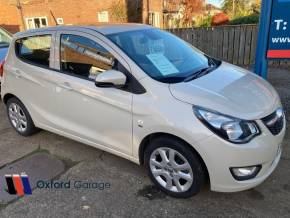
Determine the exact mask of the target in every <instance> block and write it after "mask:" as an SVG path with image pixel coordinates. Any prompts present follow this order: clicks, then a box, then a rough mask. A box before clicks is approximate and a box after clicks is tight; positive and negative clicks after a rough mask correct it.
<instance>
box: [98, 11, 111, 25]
mask: <svg viewBox="0 0 290 218" xmlns="http://www.w3.org/2000/svg"><path fill="white" fill-rule="evenodd" d="M98 21H99V22H109V13H108V11H100V12H98Z"/></svg>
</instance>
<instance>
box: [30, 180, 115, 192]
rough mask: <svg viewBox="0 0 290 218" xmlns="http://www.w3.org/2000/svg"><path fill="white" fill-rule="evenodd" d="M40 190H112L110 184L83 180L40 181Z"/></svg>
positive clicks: (38, 183) (37, 185)
mask: <svg viewBox="0 0 290 218" xmlns="http://www.w3.org/2000/svg"><path fill="white" fill-rule="evenodd" d="M36 187H37V188H38V189H93V190H106V189H110V188H111V184H110V183H108V182H98V181H82V180H68V181H62V180H49V181H45V180H39V181H37V183H36Z"/></svg>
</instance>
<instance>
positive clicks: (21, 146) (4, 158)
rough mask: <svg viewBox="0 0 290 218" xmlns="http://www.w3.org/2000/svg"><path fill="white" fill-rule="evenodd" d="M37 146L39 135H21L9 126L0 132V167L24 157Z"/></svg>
mask: <svg viewBox="0 0 290 218" xmlns="http://www.w3.org/2000/svg"><path fill="white" fill-rule="evenodd" d="M0 123H1V122H0ZM38 148H39V136H37V135H35V136H34V137H23V136H20V135H19V134H18V133H16V132H15V131H14V130H13V129H12V128H11V129H10V130H9V131H7V132H5V133H2V134H0V167H3V166H4V165H6V164H8V163H11V162H13V161H15V160H17V159H19V158H21V157H24V156H26V155H28V154H30V153H32V152H34V151H36V150H37V149H38Z"/></svg>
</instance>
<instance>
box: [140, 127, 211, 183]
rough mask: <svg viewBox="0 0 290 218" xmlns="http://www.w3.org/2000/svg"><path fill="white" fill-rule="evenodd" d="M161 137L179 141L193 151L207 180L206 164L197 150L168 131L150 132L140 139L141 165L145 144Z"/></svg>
mask: <svg viewBox="0 0 290 218" xmlns="http://www.w3.org/2000/svg"><path fill="white" fill-rule="evenodd" d="M161 137H165V138H170V139H172V140H177V141H180V142H181V143H182V144H184V145H185V146H186V147H187V148H189V149H190V150H191V151H192V152H193V153H195V154H196V155H197V156H198V158H199V160H200V161H201V163H202V166H203V168H204V171H205V172H206V177H207V179H208V181H209V174H208V169H207V166H206V164H205V162H204V160H203V158H202V157H201V155H200V154H199V153H198V151H197V150H196V149H195V148H194V147H193V146H191V145H190V144H189V143H188V142H186V141H185V140H183V139H182V138H180V137H178V136H176V135H173V134H169V133H163V132H159V133H152V134H150V135H147V136H146V137H145V138H144V139H143V140H142V142H141V143H140V146H139V162H140V164H141V165H143V164H144V154H145V151H146V148H147V146H148V145H149V144H150V142H151V141H153V140H155V139H157V138H161Z"/></svg>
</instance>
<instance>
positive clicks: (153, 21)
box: [149, 11, 160, 28]
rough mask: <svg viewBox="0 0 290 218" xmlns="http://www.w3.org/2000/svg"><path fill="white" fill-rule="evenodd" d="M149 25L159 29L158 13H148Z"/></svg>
mask: <svg viewBox="0 0 290 218" xmlns="http://www.w3.org/2000/svg"><path fill="white" fill-rule="evenodd" d="M149 24H150V25H152V26H154V27H159V28H160V13H159V12H157V11H149Z"/></svg>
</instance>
